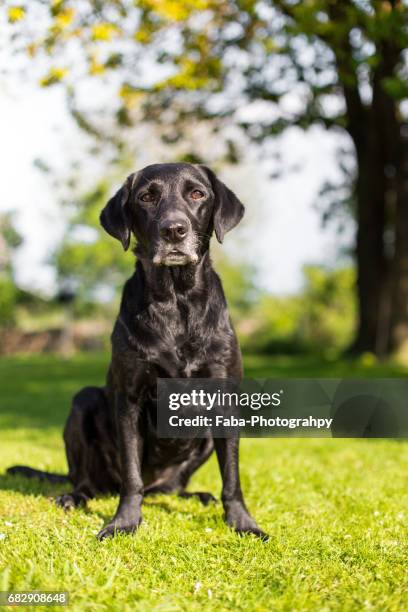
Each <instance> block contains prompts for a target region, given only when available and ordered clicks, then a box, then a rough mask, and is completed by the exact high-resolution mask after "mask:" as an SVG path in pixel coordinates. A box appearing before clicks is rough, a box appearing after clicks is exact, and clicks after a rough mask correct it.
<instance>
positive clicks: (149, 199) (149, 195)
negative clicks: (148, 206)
mask: <svg viewBox="0 0 408 612" xmlns="http://www.w3.org/2000/svg"><path fill="white" fill-rule="evenodd" d="M139 199H140V200H142V202H154V200H155V199H156V198H155V196H154V195H153V194H152V193H149V192H148V191H146V193H142V195H141V196H139Z"/></svg>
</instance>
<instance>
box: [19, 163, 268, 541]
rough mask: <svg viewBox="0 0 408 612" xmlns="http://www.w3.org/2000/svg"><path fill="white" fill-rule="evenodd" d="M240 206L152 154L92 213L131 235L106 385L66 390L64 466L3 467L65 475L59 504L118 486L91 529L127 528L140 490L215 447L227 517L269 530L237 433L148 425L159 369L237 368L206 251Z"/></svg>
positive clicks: (235, 371)
mask: <svg viewBox="0 0 408 612" xmlns="http://www.w3.org/2000/svg"><path fill="white" fill-rule="evenodd" d="M243 214H244V207H243V205H242V204H241V202H240V201H239V200H238V198H237V197H236V196H235V195H234V194H233V193H232V191H230V190H229V189H228V188H227V187H226V186H225V185H224V184H223V183H222V182H221V181H219V180H218V179H217V178H216V176H215V175H214V173H213V172H212V171H211V170H209V169H208V168H206V167H204V166H194V165H190V164H157V165H152V166H148V167H147V168H145V169H144V170H142V171H141V172H138V173H135V174H131V175H130V176H129V177H128V178H127V180H126V182H125V183H124V185H123V186H122V188H121V189H120V190H119V191H118V192H117V193H116V195H115V196H114V197H113V198H112V199H111V200H110V201H109V202H108V204H107V205H106V207H105V208H104V210H103V211H102V214H101V224H102V226H103V227H104V229H105V230H106V231H107V232H108V233H109V234H111V235H112V236H114V237H115V238H117V239H118V240H120V241H121V243H122V245H123V248H124V249H125V250H126V249H128V248H129V243H130V238H131V233H132V232H133V233H134V235H135V236H136V240H137V247H136V250H135V253H136V255H137V258H138V259H137V264H136V270H135V272H134V274H133V276H132V277H131V278H130V279H129V280H128V281H127V283H126V284H125V287H124V291H123V295H122V302H121V306H120V312H119V316H118V318H117V321H116V324H115V327H114V330H113V334H112V361H111V365H110V368H109V371H108V375H107V382H106V386H105V387H102V388H99V387H86V388H85V389H82V390H81V391H80V392H79V393H78V394H77V395H76V396H75V397H74V400H73V405H72V410H71V413H70V415H69V418H68V421H67V424H66V427H65V431H64V440H65V446H66V453H67V458H68V465H69V475H68V477H62V476H58V475H56V474H48V473H46V472H40V471H38V470H33V469H31V468H26V467H23V466H15V467H13V468H10V470H9V471H10V472H11V473H20V474H25V475H26V476H36V477H39V478H47V479H51V480H53V481H55V482H60V481H61V480H62V479H64V478H66V480H67V481H68V480H69V481H70V482H71V483H72V484H73V487H74V488H73V491H72V492H71V493H68V494H66V495H62V496H61V497H59V498H58V499H57V503H58V504H59V505H60V506H62V507H63V508H65V509H68V508H71V507H74V506H78V505H80V504H81V503H86V501H87V499H90V498H92V497H94V496H95V495H97V494H99V493H108V492H113V491H115V492H120V501H119V506H118V509H117V511H116V514H115V516H114V517H113V518H112V520H111V521H110V522H109V523H108V524H107V525H106V526H105V527H104V528H103V529H102V530H101V531H100V533H99V535H98V537H99V538H100V539H102V538H105V537H107V536H111V535H114V534H115V532H118V531H119V532H133V531H135V530H136V529H137V527H138V526H139V524H140V522H141V504H142V500H143V497H144V496H145V495H150V494H154V493H173V492H176V493H178V494H179V495H181V496H183V497H188V496H191V495H196V496H198V497H199V498H200V499H201V501H202V502H203V503H208V502H209V501H210V500H211V499H214V498H213V497H212V495H211V494H209V493H187V492H186V491H185V487H186V485H187V483H188V481H189V479H190V477H191V475H192V474H193V473H194V472H195V471H196V470H197V469H198V468H199V467H200V466H201V465H202V464H203V463H204V462H205V461H206V460H207V459H208V457H209V456H210V454H211V453H212V451H213V449H214V447H215V450H216V453H217V457H218V462H219V466H220V470H221V476H222V483H223V485H222V502H223V505H224V510H225V519H226V522H227V523H228V525H231V526H232V527H234V528H235V529H236V531H238V532H239V533H254V534H256V535H257V536H259V537H261V538H265V537H267V536H266V535H265V534H264V533H263V532H262V531H261V530H260V529H259V528H258V526H257V524H256V523H255V521H254V520H253V519H252V518H251V516H250V515H249V513H248V510H247V508H246V506H245V503H244V500H243V496H242V491H241V485H240V479H239V469H238V439H237V438H231V439H215V440H213V439H212V438H211V437H208V438H206V439H193V440H191V439H189V440H185V439H172V440H168V439H160V438H158V437H157V434H156V431H155V413H156V380H157V378H158V377H179V378H180V377H200V378H234V379H239V378H240V377H241V375H242V372H241V354H240V350H239V346H238V343H237V339H236V336H235V333H234V330H233V328H232V325H231V322H230V318H229V316H228V311H227V305H226V302H225V297H224V293H223V290H222V286H221V282H220V279H219V277H218V276H217V274H216V273H215V272H214V270H213V268H212V266H211V261H210V256H209V242H210V237H211V235H212V233H213V231H215V235H216V237H217V239H218V240H219V242H222V240H223V238H224V234H225V233H226V232H228V231H229V230H231V229H232V228H233V227H235V226H236V225H237V223H238V222H239V221H240V220H241V218H242V216H243Z"/></svg>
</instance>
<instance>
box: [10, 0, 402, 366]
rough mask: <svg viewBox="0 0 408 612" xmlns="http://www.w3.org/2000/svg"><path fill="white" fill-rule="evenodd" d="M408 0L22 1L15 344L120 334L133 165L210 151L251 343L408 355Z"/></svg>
mask: <svg viewBox="0 0 408 612" xmlns="http://www.w3.org/2000/svg"><path fill="white" fill-rule="evenodd" d="M407 15H408V3H407V2H405V1H404V0H394V1H392V0H384V1H376V0H344V1H342V2H334V1H331V0H307V1H303V2H297V1H296V0H270V1H269V0H265V1H254V0H230V1H226V0H195V1H193V0H178V1H177V2H175V1H170V0H104V1H103V2H101V1H99V0H75V1H73V0H72V1H70V0H53V1H51V0H50V1H46V0H30V1H28V0H27V1H26V2H24V1H21V2H10V1H8V0H7V1H6V2H5V3H3V4H2V7H1V8H0V36H1V47H2V53H1V57H0V133H1V145H0V168H1V177H2V180H1V181H0V353H1V354H2V355H12V354H19V353H42V352H58V353H61V354H63V355H72V354H73V353H74V352H76V351H100V350H104V349H107V347H108V346H109V334H110V331H111V328H112V322H113V318H114V316H115V313H116V311H117V308H118V301H119V296H120V288H121V286H122V285H123V282H124V280H125V279H126V278H127V277H128V276H129V275H130V274H131V273H132V268H133V266H134V260H133V257H132V255H131V254H129V253H126V254H125V253H123V252H122V251H121V248H120V245H119V244H118V243H117V242H116V241H114V240H112V239H111V238H110V237H109V236H107V235H105V234H104V233H103V232H102V230H101V228H100V227H99V222H98V217H99V213H100V210H101V209H102V207H103V206H104V204H105V202H106V201H107V199H108V198H109V197H110V195H111V194H112V193H113V192H114V191H115V190H116V189H117V188H118V186H119V185H120V184H121V183H122V181H123V179H124V178H125V177H126V176H127V174H129V173H130V172H131V171H134V170H135V169H138V168H141V167H143V166H145V165H147V164H149V163H153V162H160V161H180V160H182V161H190V162H194V163H195V162H199V163H205V164H207V165H210V166H211V167H212V168H213V169H214V170H215V171H216V172H218V174H219V176H220V177H221V178H222V180H224V182H226V183H227V184H228V186H229V187H231V188H232V189H233V190H234V191H235V192H236V193H237V194H238V196H239V197H240V199H241V200H242V201H243V202H244V203H245V204H246V207H247V215H246V217H245V220H244V222H243V223H242V224H241V225H240V226H239V227H238V228H237V229H236V230H235V231H234V232H232V233H231V234H230V235H228V236H227V239H226V241H225V244H224V245H223V247H222V249H220V248H219V247H217V245H215V244H213V245H212V248H213V258H214V260H215V264H216V268H217V270H218V271H219V272H220V274H221V276H222V279H223V282H224V287H225V290H226V294H227V298H228V301H229V304H230V309H231V312H232V316H233V320H234V322H235V325H236V328H237V332H238V334H239V337H240V341H241V343H242V347H243V351H244V354H247V355H266V356H268V355H291V356H296V355H299V356H302V355H309V356H310V355H313V356H316V358H317V359H321V360H329V361H336V360H339V359H343V358H345V357H347V356H357V358H358V359H361V360H362V361H363V362H364V363H365V364H366V365H369V364H376V363H377V362H378V361H379V360H389V359H393V360H396V359H397V360H399V361H401V362H408V197H407V195H408V194H407V189H408V125H407V116H408V101H407V97H408V81H407V66H408V64H407V51H406V47H407V44H406V43H407V37H408V36H407V23H408V19H407Z"/></svg>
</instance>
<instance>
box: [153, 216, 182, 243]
mask: <svg viewBox="0 0 408 612" xmlns="http://www.w3.org/2000/svg"><path fill="white" fill-rule="evenodd" d="M159 229H160V236H161V237H162V238H164V239H165V240H167V241H168V242H180V241H181V240H183V239H184V238H185V237H186V236H187V231H188V226H187V223H186V222H185V221H162V223H160V228H159Z"/></svg>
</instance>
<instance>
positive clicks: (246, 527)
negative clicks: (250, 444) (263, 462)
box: [214, 438, 268, 540]
mask: <svg viewBox="0 0 408 612" xmlns="http://www.w3.org/2000/svg"><path fill="white" fill-rule="evenodd" d="M214 445H215V450H216V453H217V458H218V463H219V466H220V470H221V478H222V494H221V499H222V503H223V506H224V511H225V520H226V522H227V524H228V525H229V526H230V527H233V528H234V529H235V531H237V532H238V533H253V534H255V535H256V536H258V537H259V538H262V539H265V540H266V539H267V538H268V536H267V535H266V533H264V532H263V531H262V530H261V529H259V527H258V525H257V524H256V522H255V521H254V519H253V518H252V517H251V515H250V514H249V512H248V510H247V508H246V506H245V502H244V498H243V495H242V490H241V483H240V479H239V438H218V439H217V438H216V439H214Z"/></svg>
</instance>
